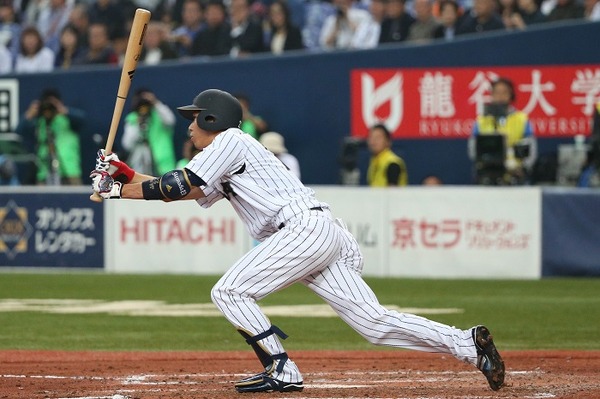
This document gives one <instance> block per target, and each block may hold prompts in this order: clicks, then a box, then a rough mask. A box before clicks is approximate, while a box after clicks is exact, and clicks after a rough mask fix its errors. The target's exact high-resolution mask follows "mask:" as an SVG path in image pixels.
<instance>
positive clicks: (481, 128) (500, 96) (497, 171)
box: [469, 78, 537, 185]
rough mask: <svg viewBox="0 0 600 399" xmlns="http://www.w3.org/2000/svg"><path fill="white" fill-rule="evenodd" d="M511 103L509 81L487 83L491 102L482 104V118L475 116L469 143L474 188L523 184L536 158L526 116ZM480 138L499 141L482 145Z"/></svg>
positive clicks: (532, 136)
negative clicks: (473, 172) (476, 185)
mask: <svg viewBox="0 0 600 399" xmlns="http://www.w3.org/2000/svg"><path fill="white" fill-rule="evenodd" d="M515 99H516V93H515V88H514V84H513V82H512V81H511V80H510V79H507V78H498V79H496V80H495V81H493V82H492V83H491V102H490V103H489V104H486V106H485V107H484V112H483V114H482V115H479V116H477V120H476V121H475V124H474V125H473V135H472V137H471V139H470V140H469V155H470V157H471V159H473V160H475V168H476V171H475V172H476V181H477V183H478V184H487V185H521V184H525V183H527V178H528V171H529V170H530V168H531V167H532V166H533V163H534V162H535V159H536V156H537V145H536V140H535V137H534V132H533V128H532V126H531V123H530V122H529V116H528V115H527V114H526V113H524V112H522V111H519V110H517V109H516V108H515V107H514V106H513V105H512V104H513V103H514V101H515ZM482 136H496V137H497V138H501V139H500V140H497V141H496V143H493V142H491V141H489V143H492V144H486V143H484V140H483V139H484V138H485V137H482ZM480 137H482V139H480ZM497 154H500V157H501V159H500V165H498V164H497V162H496V161H495V160H496V159H497V157H498V155H497ZM502 160H503V162H502Z"/></svg>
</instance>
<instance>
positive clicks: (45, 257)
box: [0, 188, 104, 268]
mask: <svg viewBox="0 0 600 399" xmlns="http://www.w3.org/2000/svg"><path fill="white" fill-rule="evenodd" d="M54 191H55V192H52V190H51V189H44V188H39V189H37V190H36V193H35V194H33V193H32V192H31V190H30V192H25V190H18V189H10V190H9V189H7V188H3V189H2V191H0V266H2V267H4V266H11V267H12V266H33V267H78V268H80V267H86V268H87V267H90V268H103V267H104V219H103V217H104V211H103V206H102V204H97V203H94V202H91V201H90V200H89V192H88V190H85V189H75V190H73V189H72V190H69V189H65V188H62V189H55V190H54ZM65 191H67V192H66V193H65ZM69 191H72V192H69Z"/></svg>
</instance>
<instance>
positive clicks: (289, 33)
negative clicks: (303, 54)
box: [267, 0, 377, 54]
mask: <svg viewBox="0 0 600 399" xmlns="http://www.w3.org/2000/svg"><path fill="white" fill-rule="evenodd" d="M376 1H377V0H376ZM267 22H268V28H267V30H268V32H267V37H268V42H269V43H268V47H269V50H271V53H272V54H281V53H283V52H285V51H290V50H300V49H303V48H304V42H303V39H302V32H301V31H300V28H298V27H297V26H296V25H295V24H294V23H293V21H292V20H291V17H290V9H289V7H288V5H287V2H286V1H285V0H275V1H274V2H273V3H271V5H270V6H269V15H268V21H267Z"/></svg>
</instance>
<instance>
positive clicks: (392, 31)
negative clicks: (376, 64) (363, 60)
mask: <svg viewBox="0 0 600 399" xmlns="http://www.w3.org/2000/svg"><path fill="white" fill-rule="evenodd" d="M405 3H406V2H405V0H388V1H387V6H386V11H385V18H384V19H383V22H382V23H381V33H380V35H379V43H380V44H381V43H398V42H403V41H405V40H406V39H407V38H408V32H409V29H410V26H411V25H412V24H413V23H414V22H415V19H414V18H413V16H412V15H410V14H409V13H408V12H406V8H405Z"/></svg>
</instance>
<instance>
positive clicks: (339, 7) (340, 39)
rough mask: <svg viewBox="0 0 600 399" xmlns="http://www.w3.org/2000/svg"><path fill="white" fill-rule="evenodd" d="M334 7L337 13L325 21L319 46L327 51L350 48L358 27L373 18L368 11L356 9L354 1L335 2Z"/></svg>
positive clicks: (338, 0) (337, 0)
mask: <svg viewBox="0 0 600 399" xmlns="http://www.w3.org/2000/svg"><path fill="white" fill-rule="evenodd" d="M333 5H334V6H335V13H334V14H333V15H330V16H328V17H327V18H326V19H325V22H324V23H323V26H322V28H321V32H320V34H319V45H320V46H321V48H322V49H325V50H327V49H329V50H331V49H347V48H350V47H351V45H352V38H353V37H354V34H355V33H356V30H357V29H358V26H359V25H360V24H362V23H363V22H366V21H368V20H369V19H370V18H371V17H370V15H369V13H368V12H367V11H365V10H362V9H360V8H357V7H354V0H333Z"/></svg>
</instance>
